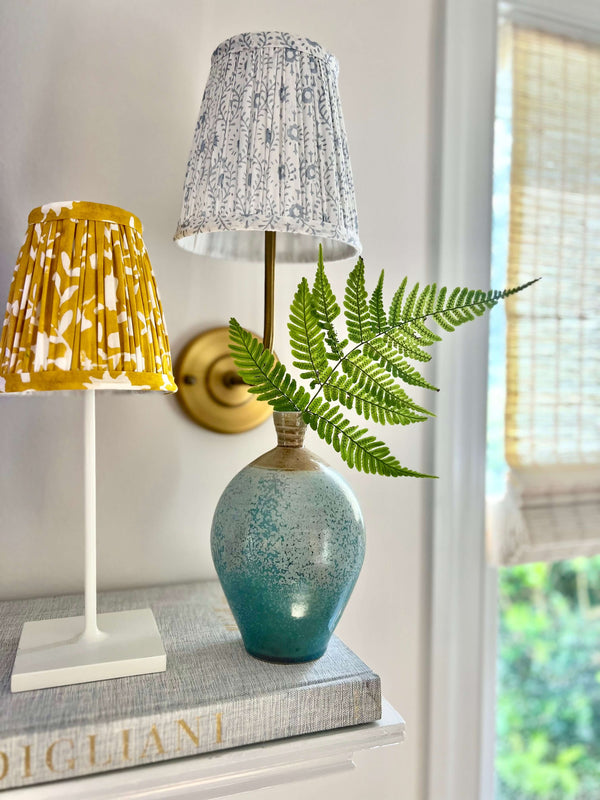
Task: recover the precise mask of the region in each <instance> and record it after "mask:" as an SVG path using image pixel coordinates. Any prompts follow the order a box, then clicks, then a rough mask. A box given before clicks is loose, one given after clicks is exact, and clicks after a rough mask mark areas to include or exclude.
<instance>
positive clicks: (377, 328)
mask: <svg viewBox="0 0 600 800" xmlns="http://www.w3.org/2000/svg"><path fill="white" fill-rule="evenodd" d="M369 314H370V319H369V321H370V323H371V330H372V331H373V333H375V334H378V333H381V332H382V331H383V330H384V329H385V328H387V317H386V315H385V309H384V307H383V270H381V275H380V276H379V280H378V281H377V286H376V287H375V291H374V292H373V294H372V295H371V299H370V300H369Z"/></svg>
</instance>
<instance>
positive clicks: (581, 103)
mask: <svg viewBox="0 0 600 800" xmlns="http://www.w3.org/2000/svg"><path fill="white" fill-rule="evenodd" d="M508 36H509V41H510V42H511V48H512V82H513V108H512V129H513V150H512V171H511V197H510V233H509V259H508V260H509V263H508V283H509V285H516V284H519V283H523V282H525V281H527V280H530V279H531V278H533V277H538V276H541V277H542V281H540V282H538V283H537V284H535V286H534V287H533V288H532V289H530V290H528V291H526V292H523V293H522V294H518V295H516V296H515V297H514V298H512V299H511V301H510V302H509V303H508V304H507V400H506V432H505V437H506V440H505V448H506V460H507V463H508V465H509V467H510V470H511V474H510V479H509V489H508V493H507V497H506V498H505V501H504V504H503V506H504V507H503V514H502V515H501V518H502V525H501V527H502V529H503V534H502V546H501V547H500V561H501V562H503V563H517V562H520V561H528V560H542V559H544V560H553V559H557V558H568V557H572V556H575V555H582V554H585V555H591V554H593V553H597V552H600V47H598V46H594V45H590V44H585V43H582V42H577V41H574V40H572V39H568V38H566V37H560V36H556V35H553V34H548V33H544V32H540V31H534V30H529V29H524V28H520V27H517V26H513V27H512V29H511V30H510V31H509V33H508Z"/></svg>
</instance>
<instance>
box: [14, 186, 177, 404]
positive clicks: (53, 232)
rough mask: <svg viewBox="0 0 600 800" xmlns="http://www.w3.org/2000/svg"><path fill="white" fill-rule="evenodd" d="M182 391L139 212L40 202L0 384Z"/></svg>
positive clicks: (18, 278) (17, 275)
mask: <svg viewBox="0 0 600 800" xmlns="http://www.w3.org/2000/svg"><path fill="white" fill-rule="evenodd" d="M55 389H61V390H64V389H75V390H77V389H111V390H114V389H130V390H131V389H133V390H152V389H153V390H159V391H163V392H175V391H177V387H176V385H175V381H174V380H173V373H172V365H171V354H170V351H169V341H168V337H167V331H166V328H165V323H164V318H163V311H162V306H161V302H160V299H159V296H158V292H157V289H156V283H155V280H154V276H153V274H152V267H151V265H150V259H149V258H148V253H147V250H146V247H145V245H144V242H143V239H142V225H141V223H140V221H139V220H138V219H137V217H135V216H133V215H132V214H130V213H129V212H127V211H123V209H120V208H116V207H114V206H107V205H101V204H98V203H82V202H75V201H69V202H65V203H51V204H48V205H45V206H41V207H40V208H36V209H34V210H33V211H32V212H31V214H30V215H29V226H28V228H27V234H26V237H25V242H24V244H23V247H22V248H21V251H20V253H19V257H18V259H17V266H16V268H15V272H14V275H13V279H12V284H11V287H10V292H9V298H8V304H7V309H6V316H5V319H4V327H3V329H2V338H1V340H0V392H30V391H33V392H35V391H49V390H55Z"/></svg>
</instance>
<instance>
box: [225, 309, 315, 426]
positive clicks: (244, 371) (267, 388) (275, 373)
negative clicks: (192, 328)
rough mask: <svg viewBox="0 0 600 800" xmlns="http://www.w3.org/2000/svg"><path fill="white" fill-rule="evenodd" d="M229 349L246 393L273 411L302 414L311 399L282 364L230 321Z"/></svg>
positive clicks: (253, 338)
mask: <svg viewBox="0 0 600 800" xmlns="http://www.w3.org/2000/svg"><path fill="white" fill-rule="evenodd" d="M229 338H230V344H229V349H230V350H231V354H232V356H233V360H234V362H235V365H236V367H237V368H238V371H239V374H240V376H241V377H242V379H243V380H244V381H245V382H246V383H247V384H248V385H249V389H248V391H249V392H252V394H255V395H257V397H258V399H259V400H265V401H266V402H267V403H269V404H270V405H272V406H273V408H274V409H275V410H276V411H303V410H304V409H305V408H306V406H307V405H308V403H309V401H310V395H309V394H308V392H307V391H306V390H305V389H303V388H302V387H298V386H297V385H296V381H295V380H294V379H293V378H292V376H291V375H290V374H289V373H288V371H287V370H286V368H285V367H284V366H283V364H280V363H279V362H278V361H276V360H275V357H274V356H273V354H272V353H271V352H270V351H269V350H266V349H265V348H264V347H263V344H262V342H261V341H260V340H259V339H257V338H256V337H255V336H253V335H252V334H251V333H250V332H249V331H246V330H244V328H242V326H241V325H240V324H239V322H238V321H237V320H236V319H234V318H233V317H232V318H231V319H230V320H229Z"/></svg>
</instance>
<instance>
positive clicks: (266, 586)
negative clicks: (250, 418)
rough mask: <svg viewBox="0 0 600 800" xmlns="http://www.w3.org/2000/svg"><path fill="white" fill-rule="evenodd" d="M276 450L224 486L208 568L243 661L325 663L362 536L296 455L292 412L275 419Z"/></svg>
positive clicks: (299, 451) (346, 495)
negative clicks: (230, 616) (215, 578)
mask: <svg viewBox="0 0 600 800" xmlns="http://www.w3.org/2000/svg"><path fill="white" fill-rule="evenodd" d="M273 416H274V422H275V428H276V431H277V438H278V444H277V447H276V448H274V449H273V450H270V451H269V452H268V453H265V454H264V455H263V456H261V457H260V458H257V459H256V461H253V462H252V463H251V464H249V465H248V466H247V467H245V468H244V469H243V470H242V471H241V472H239V473H238V474H237V475H236V476H235V478H233V480H232V481H231V482H230V484H229V485H228V486H227V488H226V489H225V491H224V492H223V495H222V496H221V499H220V500H219V503H218V505H217V509H216V511H215V515H214V519H213V524H212V531H211V548H212V556H213V561H214V563H215V567H216V570H217V574H218V576H219V579H220V581H221V585H222V587H223V591H224V592H225V595H226V597H227V600H228V602H229V605H230V607H231V610H232V612H233V615H234V616H235V618H236V621H237V623H238V627H239V629H240V631H241V634H242V638H243V640H244V645H245V646H246V649H247V650H248V652H249V653H250V654H251V655H253V656H256V657H257V658H262V659H266V660H269V661H279V662H287V663H293V662H299V661H312V660H313V659H315V658H319V657H320V656H322V655H323V653H324V652H325V650H326V649H327V644H328V642H329V639H330V637H331V634H332V633H333V630H334V628H335V626H336V625H337V623H338V620H339V618H340V616H341V614H342V611H343V610H344V608H345V606H346V603H347V602H348V598H349V597H350V593H351V592H352V589H353V588H354V584H355V583H356V579H357V578H358V573H359V572H360V568H361V566H362V563H363V559H364V553H365V528H364V523H363V519H362V514H361V511H360V508H359V505H358V502H357V500H356V498H355V496H354V494H353V493H352V491H351V489H350V487H349V486H348V484H347V483H346V482H345V481H344V480H343V478H341V477H340V475H338V474H337V473H336V472H335V471H334V470H333V469H331V468H330V467H329V466H327V465H326V464H324V463H323V462H322V461H321V460H320V459H319V458H318V457H317V456H316V455H314V454H313V453H311V452H310V451H309V450H306V449H305V448H304V446H303V441H304V432H305V429H306V425H305V423H304V421H303V420H302V416H301V415H300V414H299V413H296V412H289V413H288V412H285V413H284V412H277V411H276V412H275V413H274V415H273Z"/></svg>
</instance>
